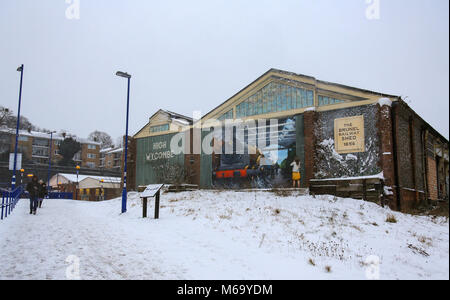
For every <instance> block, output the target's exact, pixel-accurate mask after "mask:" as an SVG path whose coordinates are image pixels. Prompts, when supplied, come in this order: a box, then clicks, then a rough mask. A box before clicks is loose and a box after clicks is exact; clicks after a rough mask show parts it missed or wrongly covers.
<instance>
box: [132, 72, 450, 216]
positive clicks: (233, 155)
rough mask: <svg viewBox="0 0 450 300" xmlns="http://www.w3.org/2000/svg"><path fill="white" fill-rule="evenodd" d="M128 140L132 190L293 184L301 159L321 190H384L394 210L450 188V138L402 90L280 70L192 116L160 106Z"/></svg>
mask: <svg viewBox="0 0 450 300" xmlns="http://www.w3.org/2000/svg"><path fill="white" fill-rule="evenodd" d="M180 120H181V121H182V122H180ZM131 145H132V147H134V148H133V151H130V154H129V155H130V157H129V166H128V169H129V170H133V171H132V172H131V171H129V174H128V177H129V178H130V177H131V181H133V182H134V183H135V184H130V183H129V187H130V188H133V187H134V188H136V187H137V186H141V185H146V184H150V183H173V182H180V181H182V182H187V183H195V184H198V185H199V186H200V187H201V188H217V187H220V188H233V189H236V188H241V187H252V188H283V187H290V186H292V183H291V163H292V161H293V160H294V158H298V159H299V160H300V162H301V174H302V178H301V184H302V186H303V187H305V188H306V187H309V188H311V189H312V190H316V191H317V192H320V191H325V192H326V193H330V194H336V195H342V196H352V197H361V198H364V199H365V198H367V195H369V194H370V195H372V194H373V195H379V196H380V198H381V199H382V200H381V201H382V202H383V203H387V204H389V206H390V207H392V208H393V209H397V210H403V209H404V210H406V209H408V208H411V207H415V206H417V205H419V204H420V203H423V202H425V203H427V202H429V201H435V200H440V199H447V200H448V194H449V191H448V190H449V170H448V165H449V158H448V140H447V139H446V138H444V137H443V136H442V135H441V134H439V133H438V132H437V131H436V130H435V129H433V128H432V127H431V126H430V125H429V124H428V123H427V122H426V121H424V120H423V119H422V118H421V117H420V116H419V115H418V114H417V113H415V112H414V111H413V110H412V109H411V108H410V107H409V106H408V105H407V104H406V103H405V102H404V101H403V100H402V99H401V98H400V97H398V96H394V95H387V94H383V93H379V92H373V91H368V90H364V89H359V88H354V87H350V86H345V85H342V84H336V83H331V82H325V81H321V80H318V79H316V78H314V77H311V76H305V75H300V74H294V73H291V72H286V71H281V70H276V69H271V70H269V71H268V72H266V73H265V74H263V75H262V76H261V77H259V78H258V79H256V80H255V81H254V82H252V83H251V84H249V85H248V86H247V87H245V88H244V89H242V90H241V91H239V92H238V93H237V94H236V95H234V96H232V97H231V98H230V99H228V100H226V101H225V102H224V103H222V104H221V105H219V106H218V107H216V108H215V109H213V110H212V111H211V112H209V113H207V114H206V115H204V116H203V117H202V118H201V120H198V121H196V122H195V123H193V121H192V119H190V118H187V117H184V116H181V115H178V114H174V113H171V112H167V111H163V110H160V111H158V112H157V113H156V114H155V115H153V116H152V117H151V118H150V120H149V123H148V124H147V125H146V126H144V128H142V129H141V130H140V131H139V132H138V133H137V134H136V135H135V136H134V137H133V139H132V141H131ZM180 150H184V151H180ZM134 170H135V171H134ZM129 181H130V179H129ZM358 193H360V195H358ZM377 197H378V196H377Z"/></svg>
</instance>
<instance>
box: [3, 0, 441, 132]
mask: <svg viewBox="0 0 450 300" xmlns="http://www.w3.org/2000/svg"><path fill="white" fill-rule="evenodd" d="M80 3H81V6H80V13H81V15H80V19H79V20H68V19H66V16H65V12H66V9H67V7H68V4H66V2H65V0H39V1H36V0H2V1H1V2H0V105H3V106H6V107H9V108H11V109H13V110H14V111H15V112H16V111H17V100H18V87H19V73H18V72H16V68H17V67H18V66H19V65H20V64H22V63H23V64H25V77H24V91H23V106H22V113H23V114H24V115H25V116H27V117H28V118H29V119H30V121H31V122H33V123H34V124H35V125H37V126H39V127H44V128H48V129H54V130H60V129H65V130H68V131H69V132H71V133H74V134H77V135H78V136H81V137H86V136H87V135H88V134H89V133H90V132H92V131H94V130H101V131H106V132H108V133H109V134H110V135H111V136H112V137H113V138H116V137H118V136H120V135H123V134H125V108H126V81H125V79H122V78H119V77H116V76H115V75H114V74H115V72H116V71H118V70H123V71H126V72H129V73H131V74H132V75H133V78H132V82H131V103H130V134H134V133H136V132H137V131H138V130H139V129H140V128H141V127H143V126H144V125H145V124H146V123H147V121H148V118H149V117H150V116H151V115H152V114H153V113H154V112H156V111H157V110H158V109H159V108H163V109H168V110H172V111H175V112H178V113H181V114H186V115H189V116H191V115H192V111H193V110H201V111H202V112H203V114H205V113H207V112H208V111H209V110H211V109H213V108H215V107H216V106H217V105H219V104H221V103H222V102H223V101H225V100H226V99H228V98H229V97H231V96H232V95H234V94H235V93H236V92H237V91H239V90H240V89H242V88H243V87H245V86H246V85H247V84H249V83H250V82H252V81H253V80H255V79H256V78H257V77H259V76H260V75H262V74H263V73H264V72H266V71H267V70H268V69H270V68H272V67H273V68H278V69H283V70H286V71H291V72H295V73H301V74H306V75H311V76H314V77H316V78H317V79H320V80H326V81H332V82H337V83H342V84H346V85H351V86H355V87H359V88H364V89H370V90H374V91H377V92H382V93H389V94H395V95H400V96H403V97H407V101H408V102H409V103H410V105H411V106H412V108H413V109H414V110H416V112H418V113H419V114H420V115H421V116H422V117H423V118H424V119H425V120H426V121H428V122H429V123H430V124H431V125H433V126H434V127H435V128H436V129H437V130H438V131H439V132H441V133H442V134H443V135H444V136H445V137H447V138H448V136H449V113H448V110H449V84H448V82H449V1H448V0H428V1H424V0H389V1H387V0H380V5H381V6H380V7H381V11H380V17H381V18H380V19H379V20H371V21H370V20H368V19H367V18H366V8H367V6H368V4H366V1H365V0H346V1H335V0H308V1H302V0H295V1H287V0H270V1H269V0H258V1H256V0H254V1H250V0H239V1H237V0H222V1H219V0H204V1H200V0H190V1H174V0H172V1H149V0H142V1H139V0H127V1H123V0H109V1H108V0H80Z"/></svg>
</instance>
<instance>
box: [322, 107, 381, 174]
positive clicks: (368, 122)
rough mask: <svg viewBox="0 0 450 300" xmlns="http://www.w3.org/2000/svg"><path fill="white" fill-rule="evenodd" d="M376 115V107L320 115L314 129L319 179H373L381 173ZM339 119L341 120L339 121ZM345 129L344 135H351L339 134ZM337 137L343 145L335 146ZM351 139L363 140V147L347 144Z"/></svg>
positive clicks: (358, 143)
mask: <svg viewBox="0 0 450 300" xmlns="http://www.w3.org/2000/svg"><path fill="white" fill-rule="evenodd" d="M376 113H377V108H376V106H373V105H369V106H361V107H355V108H351V109H345V110H336V111H328V112H322V113H319V114H318V119H317V124H316V130H315V135H316V139H317V147H316V162H315V163H316V167H317V169H316V170H317V171H316V173H315V177H316V178H317V179H325V178H344V177H358V176H370V175H378V174H380V173H381V168H380V166H379V157H380V144H379V137H378V130H377V124H376V122H377V115H376ZM336 120H339V121H338V122H336ZM355 120H356V122H355ZM350 124H351V125H352V126H350ZM346 125H347V126H346ZM342 128H343V129H344V131H341V133H342V132H344V133H348V135H346V134H344V135H343V136H341V135H339V129H342ZM345 128H347V129H348V130H346V129H345ZM336 133H337V135H336ZM335 138H338V139H339V138H343V140H341V141H340V142H343V144H342V145H336V140H335ZM350 140H355V141H358V140H362V141H363V144H361V143H360V142H356V143H355V144H344V143H346V142H349V141H350ZM350 142H351V141H350ZM338 150H339V152H338Z"/></svg>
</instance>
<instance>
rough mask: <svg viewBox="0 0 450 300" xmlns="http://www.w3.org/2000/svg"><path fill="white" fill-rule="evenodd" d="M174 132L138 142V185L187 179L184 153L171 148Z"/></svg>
mask: <svg viewBox="0 0 450 300" xmlns="http://www.w3.org/2000/svg"><path fill="white" fill-rule="evenodd" d="M173 136H174V134H166V135H161V136H153V137H148V138H142V139H139V140H138V142H137V148H138V149H137V153H139V155H138V156H137V163H136V174H137V185H138V186H143V185H148V184H160V183H165V184H176V183H182V182H184V180H185V177H186V175H185V168H184V155H183V154H179V155H175V154H174V153H173V152H172V151H171V149H170V141H171V139H172V137H173Z"/></svg>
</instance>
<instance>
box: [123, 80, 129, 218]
mask: <svg viewBox="0 0 450 300" xmlns="http://www.w3.org/2000/svg"><path fill="white" fill-rule="evenodd" d="M130 80H131V78H130V77H128V92H127V120H126V131H125V162H124V164H125V165H124V168H123V191H122V213H126V212H127V158H128V116H129V111H130Z"/></svg>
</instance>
